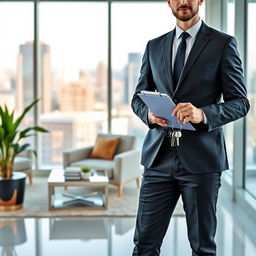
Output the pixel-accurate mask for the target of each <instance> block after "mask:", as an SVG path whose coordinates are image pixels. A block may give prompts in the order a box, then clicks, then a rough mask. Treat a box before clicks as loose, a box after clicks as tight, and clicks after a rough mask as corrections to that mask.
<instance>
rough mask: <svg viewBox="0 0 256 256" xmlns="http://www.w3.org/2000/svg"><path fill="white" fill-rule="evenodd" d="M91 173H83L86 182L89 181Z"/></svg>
mask: <svg viewBox="0 0 256 256" xmlns="http://www.w3.org/2000/svg"><path fill="white" fill-rule="evenodd" d="M90 173H91V172H82V178H83V179H84V180H89V177H90Z"/></svg>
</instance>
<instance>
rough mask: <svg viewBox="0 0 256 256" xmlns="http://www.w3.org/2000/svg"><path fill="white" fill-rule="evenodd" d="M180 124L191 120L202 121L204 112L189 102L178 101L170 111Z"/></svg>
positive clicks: (195, 122)
mask: <svg viewBox="0 0 256 256" xmlns="http://www.w3.org/2000/svg"><path fill="white" fill-rule="evenodd" d="M172 115H173V116H176V117H177V119H178V121H179V122H180V123H182V124H185V123H187V122H192V123H194V124H198V123H201V122H204V113H203V110H202V109H200V108H196V107H195V106H193V105H192V104H191V103H189V102H185V103H179V104H178V105H177V106H176V107H175V108H174V110H173V112H172Z"/></svg>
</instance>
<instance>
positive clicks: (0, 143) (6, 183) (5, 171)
mask: <svg viewBox="0 0 256 256" xmlns="http://www.w3.org/2000/svg"><path fill="white" fill-rule="evenodd" d="M38 101H39V99H37V100H35V101H33V102H32V103H31V104H30V105H29V106H27V107H26V108H25V109H24V111H23V112H22V114H21V115H20V116H19V117H18V118H17V119H15V118H14V111H12V112H10V111H9V110H8V108H7V107H6V106H4V107H1V106H0V210H17V209H20V208H22V205H23V198H24V189H25V180H26V174H24V173H19V172H16V173H15V172H13V162H14V159H15V157H16V156H17V155H18V154H19V153H21V152H22V151H24V150H26V149H27V148H28V147H29V146H30V144H29V143H22V140H23V139H24V138H26V137H29V136H32V135H35V133H37V132H48V131H47V130H45V129H44V128H42V127H40V126H32V127H27V128H25V129H23V130H20V124H21V122H22V120H23V119H24V117H25V115H26V114H27V112H28V111H29V110H30V109H31V108H32V107H33V106H34V105H35V104H37V102H38ZM31 131H34V133H33V134H31ZM33 152H34V154H35V155H36V152H35V151H33Z"/></svg>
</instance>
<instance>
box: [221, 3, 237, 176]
mask: <svg viewBox="0 0 256 256" xmlns="http://www.w3.org/2000/svg"><path fill="white" fill-rule="evenodd" d="M224 4H226V5H227V6H226V8H225V9H226V10H227V13H226V28H225V30H226V31H225V32H226V33H228V34H229V35H232V36H234V34H235V3H234V0H227V2H225V3H224ZM224 133H225V141H226V147H227V154H228V160H229V171H228V174H230V175H232V171H233V152H234V144H233V143H234V141H233V138H234V136H233V133H234V123H233V122H231V123H229V124H227V125H225V126H224Z"/></svg>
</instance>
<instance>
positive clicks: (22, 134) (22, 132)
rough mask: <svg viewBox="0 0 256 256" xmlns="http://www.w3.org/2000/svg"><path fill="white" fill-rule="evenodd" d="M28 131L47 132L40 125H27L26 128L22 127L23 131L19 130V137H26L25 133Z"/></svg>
mask: <svg viewBox="0 0 256 256" xmlns="http://www.w3.org/2000/svg"><path fill="white" fill-rule="evenodd" d="M30 131H36V132H48V130H46V129H44V128H43V127H40V126H33V127H29V128H27V129H24V130H23V131H21V132H20V135H19V139H18V140H20V139H22V138H25V137H28V136H29V135H27V133H28V132H30Z"/></svg>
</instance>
